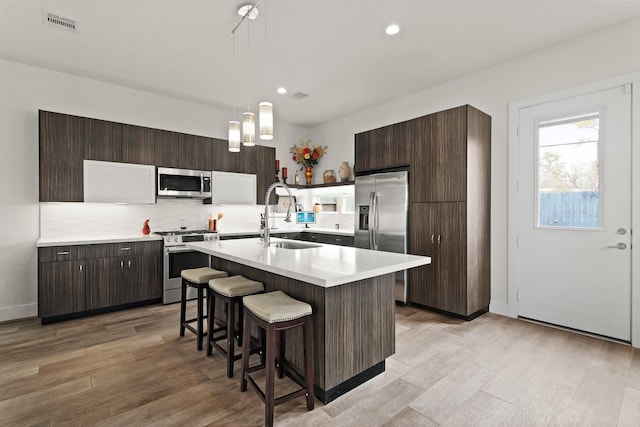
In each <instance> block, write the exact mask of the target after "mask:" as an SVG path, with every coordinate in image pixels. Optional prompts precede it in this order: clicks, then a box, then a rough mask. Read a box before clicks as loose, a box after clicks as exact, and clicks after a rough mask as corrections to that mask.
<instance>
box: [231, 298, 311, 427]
mask: <svg viewBox="0 0 640 427" xmlns="http://www.w3.org/2000/svg"><path fill="white" fill-rule="evenodd" d="M242 302H243V304H244V308H245V311H244V333H243V334H244V335H243V338H244V342H243V348H242V379H241V383H240V391H242V392H244V391H246V390H247V382H249V383H251V386H252V387H253V389H254V390H255V391H256V393H258V396H260V398H261V399H262V401H263V402H264V404H265V425H267V426H272V425H273V415H274V408H275V406H276V405H279V404H281V403H284V402H286V401H289V400H291V399H294V398H296V397H298V396H303V395H304V396H306V400H307V409H308V410H312V409H313V407H314V392H313V323H312V313H313V311H312V309H311V306H310V305H309V304H307V303H306V302H302V301H298V300H296V299H294V298H291V297H290V296H289V295H287V294H286V293H284V292H282V291H274V292H268V293H265V294H259V295H250V296H246V297H244V298H243V299H242ZM251 322H255V323H256V324H257V325H258V327H260V328H261V329H263V330H264V331H265V336H266V342H265V343H264V344H263V345H264V346H265V358H264V361H262V360H261V363H260V364H259V365H256V366H252V367H249V348H248V346H249V339H250V336H249V335H250V331H251ZM298 326H302V327H303V337H304V346H303V348H304V365H305V366H304V371H305V372H304V377H302V375H301V374H300V373H299V372H297V371H296V370H295V369H294V368H293V367H292V366H291V365H290V364H289V363H288V362H287V361H286V360H285V351H284V350H285V331H286V330H288V329H292V328H296V327H298ZM276 347H277V350H276ZM276 352H277V362H278V363H277V375H278V378H282V377H283V375H284V373H285V370H286V373H287V374H288V375H289V376H290V377H291V378H292V379H293V380H294V381H295V382H296V383H298V385H300V386H301V388H300V389H299V390H296V391H293V392H291V393H288V394H286V395H284V396H280V397H278V398H276V397H275V392H274V388H275V375H276ZM262 369H265V370H266V372H265V377H266V386H265V389H266V390H265V391H263V390H262V389H260V386H258V384H257V383H256V381H255V380H254V379H253V378H252V377H251V373H253V372H256V371H259V370H262Z"/></svg>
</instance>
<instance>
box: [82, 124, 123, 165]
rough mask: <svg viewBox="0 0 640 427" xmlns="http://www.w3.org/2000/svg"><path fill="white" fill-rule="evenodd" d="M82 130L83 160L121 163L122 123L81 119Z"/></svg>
mask: <svg viewBox="0 0 640 427" xmlns="http://www.w3.org/2000/svg"><path fill="white" fill-rule="evenodd" d="M81 120H82V122H83V125H84V127H83V129H84V137H83V140H84V158H85V159H87V160H102V161H105V162H121V161H122V128H123V127H124V126H125V125H123V124H122V123H115V122H109V121H106V120H97V119H88V118H81Z"/></svg>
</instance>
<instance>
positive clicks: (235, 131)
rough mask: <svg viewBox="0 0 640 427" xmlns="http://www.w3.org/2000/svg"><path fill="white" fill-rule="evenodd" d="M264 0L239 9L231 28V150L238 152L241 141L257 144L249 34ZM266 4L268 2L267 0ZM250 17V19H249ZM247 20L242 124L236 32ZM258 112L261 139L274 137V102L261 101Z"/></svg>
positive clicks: (244, 143)
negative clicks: (238, 113) (238, 114)
mask: <svg viewBox="0 0 640 427" xmlns="http://www.w3.org/2000/svg"><path fill="white" fill-rule="evenodd" d="M260 2H262V0H257V1H256V2H255V3H254V4H253V5H251V4H246V5H243V6H241V7H240V8H239V9H238V15H240V16H241V18H240V21H239V22H238V23H237V24H236V26H235V27H233V30H231V34H233V35H234V39H233V42H234V50H233V55H234V56H233V58H234V64H233V66H234V70H233V74H234V86H233V87H234V89H233V120H232V121H230V122H229V151H234V152H238V151H240V141H242V145H244V146H245V147H251V146H254V145H255V144H256V115H255V114H254V113H252V112H251V109H250V103H251V50H250V46H251V45H250V34H249V23H250V21H252V20H255V19H256V18H257V17H258V14H259V12H258V8H257V6H258V4H260ZM265 4H266V2H265ZM247 18H248V19H247ZM245 20H247V111H246V112H244V113H243V114H242V124H240V122H238V121H236V120H235V116H236V113H235V107H236V90H235V79H236V75H235V74H236V70H235V32H236V30H237V29H238V27H239V26H240V25H241V24H242V23H243V22H244V21H245ZM264 31H265V92H266V87H267V73H266V70H267V49H266V43H267V41H266V34H267V23H266V20H265V29H264ZM258 114H259V120H260V124H259V132H260V139H264V140H271V139H273V104H272V103H271V102H268V101H263V102H260V104H259V105H258ZM241 131H242V132H241Z"/></svg>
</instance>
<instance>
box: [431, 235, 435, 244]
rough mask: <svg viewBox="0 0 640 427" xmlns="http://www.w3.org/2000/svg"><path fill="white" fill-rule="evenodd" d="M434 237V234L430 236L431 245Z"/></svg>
mask: <svg viewBox="0 0 640 427" xmlns="http://www.w3.org/2000/svg"><path fill="white" fill-rule="evenodd" d="M434 237H436V235H435V234H432V235H431V243H433V239H434Z"/></svg>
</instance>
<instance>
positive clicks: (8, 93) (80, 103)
mask: <svg viewBox="0 0 640 427" xmlns="http://www.w3.org/2000/svg"><path fill="white" fill-rule="evenodd" d="M0 94H2V95H1V97H0V153H1V154H0V183H1V184H0V236H1V237H0V321H4V320H10V319H17V318H22V317H28V316H35V315H36V313H37V311H36V310H37V299H38V298H37V263H36V241H37V240H38V238H39V236H40V230H39V209H38V207H39V204H38V110H39V109H43V110H50V111H57V112H61V113H67V114H74V115H78V116H85V117H93V118H97V119H104V120H112V121H115V122H122V123H130V124H136V125H141V126H148V127H153V128H160V129H168V130H173V131H177V132H184V133H192V134H196V135H204V136H211V137H216V138H223V139H226V138H227V130H226V129H227V127H226V126H227V125H226V123H227V121H228V120H229V118H230V116H231V114H230V113H229V112H226V111H223V110H220V109H216V108H212V107H208V106H203V105H198V104H194V103H190V102H185V101H181V100H177V99H173V98H169V97H166V96H159V95H154V94H150V93H147V92H142V91H137V90H133V89H129V88H125V87H121V86H116V85H111V84H107V83H102V82H98V81H95V80H90V79H85V78H80V77H77V76H73V75H68V74H63V73H58V72H53V71H50V70H45V69H41V68H36V67H31V66H27V65H23V64H19V63H15V62H10V61H5V60H0ZM275 126H276V129H277V133H276V138H275V139H274V141H273V143H272V144H270V145H271V146H275V145H277V144H281V145H284V146H286V145H287V144H288V143H289V141H294V142H295V141H298V140H299V139H306V138H308V130H306V129H304V128H300V127H296V126H291V125H287V124H284V123H280V122H276V123H275ZM139 222H140V219H139V218H136V219H135V223H136V224H137V225H136V227H138V223H139Z"/></svg>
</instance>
